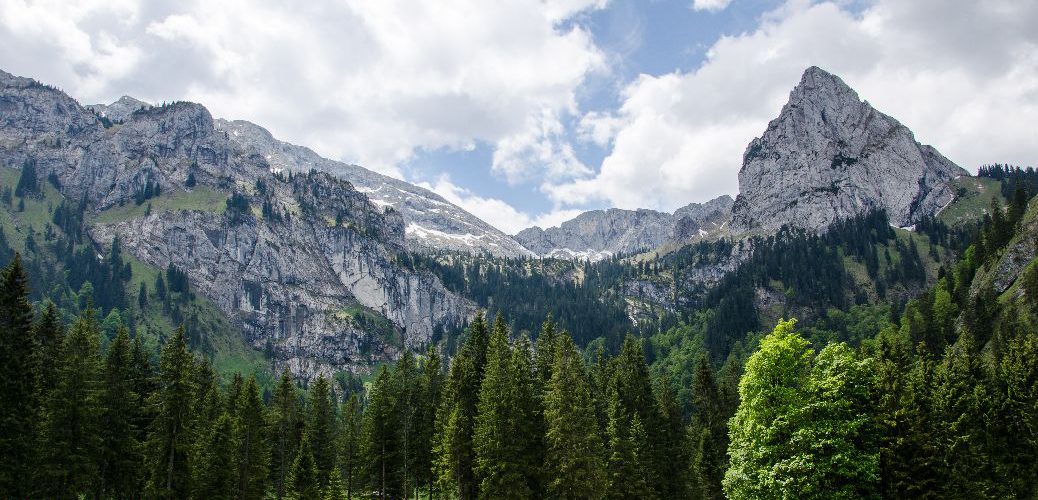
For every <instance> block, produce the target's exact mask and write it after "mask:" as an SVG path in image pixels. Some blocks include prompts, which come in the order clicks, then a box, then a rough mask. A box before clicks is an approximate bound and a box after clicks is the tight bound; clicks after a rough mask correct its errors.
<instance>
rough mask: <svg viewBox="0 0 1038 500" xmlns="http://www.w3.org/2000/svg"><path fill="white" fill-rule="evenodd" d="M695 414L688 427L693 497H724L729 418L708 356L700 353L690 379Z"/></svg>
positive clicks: (713, 499) (711, 499)
mask: <svg viewBox="0 0 1038 500" xmlns="http://www.w3.org/2000/svg"><path fill="white" fill-rule="evenodd" d="M693 391H694V392H693V400H692V403H693V405H694V406H695V410H696V411H695V417H694V419H693V422H692V425H691V426H690V427H689V434H690V438H691V442H692V450H693V456H692V460H691V463H692V475H693V478H694V480H693V481H692V482H693V484H694V485H695V487H696V490H697V491H696V497H698V498H703V499H707V500H720V499H723V498H724V491H723V489H722V488H721V480H722V479H723V478H724V470H725V467H726V466H727V464H728V457H727V454H728V418H727V415H725V413H724V404H723V402H722V396H721V390H720V388H719V387H718V383H717V378H716V377H715V375H714V370H713V368H712V367H711V366H710V359H709V358H708V357H707V356H706V355H705V354H703V355H700V356H699V359H698V361H697V362H696V372H695V377H694V379H693Z"/></svg>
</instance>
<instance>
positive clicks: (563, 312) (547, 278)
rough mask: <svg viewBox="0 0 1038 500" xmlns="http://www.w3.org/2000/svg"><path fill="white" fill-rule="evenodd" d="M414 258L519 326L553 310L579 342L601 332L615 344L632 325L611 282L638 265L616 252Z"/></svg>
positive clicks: (533, 326)
mask: <svg viewBox="0 0 1038 500" xmlns="http://www.w3.org/2000/svg"><path fill="white" fill-rule="evenodd" d="M410 259H411V265H412V267H414V268H416V269H426V270H429V271H432V272H433V273H435V274H436V275H437V276H438V277H439V278H440V280H441V281H442V282H443V284H444V286H446V287H447V289H449V290H451V291H452V292H455V293H458V294H460V295H463V296H465V297H468V298H470V299H472V300H473V301H475V302H476V304H478V305H479V306H480V307H482V308H484V309H486V310H487V311H489V313H490V314H496V313H505V314H507V316H508V318H509V321H510V323H511V326H512V328H513V329H515V330H516V331H526V332H530V333H532V332H535V331H536V330H537V329H538V328H539V326H540V324H541V322H542V321H544V316H545V314H548V313H550V314H552V315H553V317H555V318H556V321H557V322H558V323H559V324H560V326H562V327H563V328H565V329H566V330H567V331H569V332H570V335H571V336H572V337H573V340H574V341H576V343H577V345H580V346H584V345H586V344H587V343H588V342H590V341H591V340H594V339H596V338H599V337H603V338H604V339H605V341H606V343H607V345H609V346H610V347H611V349H613V350H615V349H616V348H617V347H618V346H619V345H620V342H621V341H622V340H623V336H624V335H625V334H626V333H627V332H629V331H631V330H632V328H633V326H634V325H632V324H631V321H630V320H629V319H628V317H627V314H626V310H625V307H626V305H625V302H624V299H623V297H621V296H619V295H618V294H616V293H615V292H614V291H612V290H611V288H612V287H613V286H614V285H615V284H616V283H619V282H620V281H621V280H622V279H623V278H624V277H625V276H627V277H634V276H635V273H636V272H637V269H636V268H634V267H633V266H630V265H626V264H624V263H623V262H622V261H621V260H620V259H619V258H616V257H614V258H613V259H608V260H604V261H600V262H595V263H591V262H586V261H579V262H572V261H566V260H559V259H524V258H519V259H507V258H494V257H491V256H466V255H460V254H448V255H438V256H423V255H413V256H411V257H410Z"/></svg>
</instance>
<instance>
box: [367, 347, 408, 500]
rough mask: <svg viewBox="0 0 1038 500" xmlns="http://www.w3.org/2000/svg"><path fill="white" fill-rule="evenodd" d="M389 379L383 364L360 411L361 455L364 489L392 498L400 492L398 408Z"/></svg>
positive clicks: (390, 379)
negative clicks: (364, 465)
mask: <svg viewBox="0 0 1038 500" xmlns="http://www.w3.org/2000/svg"><path fill="white" fill-rule="evenodd" d="M395 396H396V395H395V394H394V390H393V380H392V378H391V376H390V373H389V370H387V369H386V368H385V367H384V366H383V367H382V369H381V370H380V371H379V374H378V378H376V379H375V382H374V383H373V384H372V386H371V396H370V400H369V402H368V408H367V409H366V410H365V412H364V446H363V456H364V461H365V463H366V464H367V471H366V472H367V474H366V475H367V478H368V481H367V483H368V485H369V490H368V491H374V492H376V495H377V497H378V498H381V499H385V498H394V497H397V496H399V495H400V494H401V493H402V492H403V484H402V483H403V480H402V477H401V472H402V467H401V465H402V464H401V443H400V435H399V428H398V425H397V424H398V423H399V413H398V410H399V408H398V407H397V405H396V401H395Z"/></svg>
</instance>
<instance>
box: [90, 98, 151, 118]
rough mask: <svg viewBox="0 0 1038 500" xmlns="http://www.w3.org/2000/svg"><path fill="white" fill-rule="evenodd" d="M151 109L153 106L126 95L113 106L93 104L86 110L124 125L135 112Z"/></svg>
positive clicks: (112, 104)
mask: <svg viewBox="0 0 1038 500" xmlns="http://www.w3.org/2000/svg"><path fill="white" fill-rule="evenodd" d="M150 107H152V105H151V104H148V103H146V102H144V101H141V100H138V99H134V98H132V97H130V96H128V95H124V96H122V97H120V98H119V100H118V101H115V102H113V103H111V104H91V105H89V106H87V107H86V108H87V109H89V110H91V111H93V112H94V113H97V114H98V116H103V117H105V118H108V119H109V120H111V121H113V122H116V123H122V122H124V121H126V119H127V118H129V117H130V115H131V114H133V112H134V111H137V110H139V109H146V108H150Z"/></svg>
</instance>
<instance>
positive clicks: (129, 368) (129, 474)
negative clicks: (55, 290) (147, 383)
mask: <svg viewBox="0 0 1038 500" xmlns="http://www.w3.org/2000/svg"><path fill="white" fill-rule="evenodd" d="M130 349H131V347H130V332H129V331H128V330H127V329H126V327H120V328H119V330H118V333H116V335H115V339H114V340H112V342H111V343H110V344H109V345H108V355H107V356H106V358H105V363H104V372H103V376H102V384H101V425H100V428H99V429H100V436H101V461H100V466H101V470H100V480H101V485H100V492H101V495H100V496H102V497H113V498H131V497H135V496H139V495H140V492H139V491H138V488H137V477H138V476H139V475H140V472H141V471H140V463H141V461H142V457H141V456H140V443H139V442H138V441H137V438H138V437H139V436H140V433H139V431H138V429H137V428H136V427H135V426H136V424H137V423H138V422H139V420H138V419H137V412H138V410H139V407H138V406H137V405H138V403H139V400H138V397H137V394H136V393H135V392H134V383H133V382H134V381H133V353H132V351H131V350H130Z"/></svg>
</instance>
